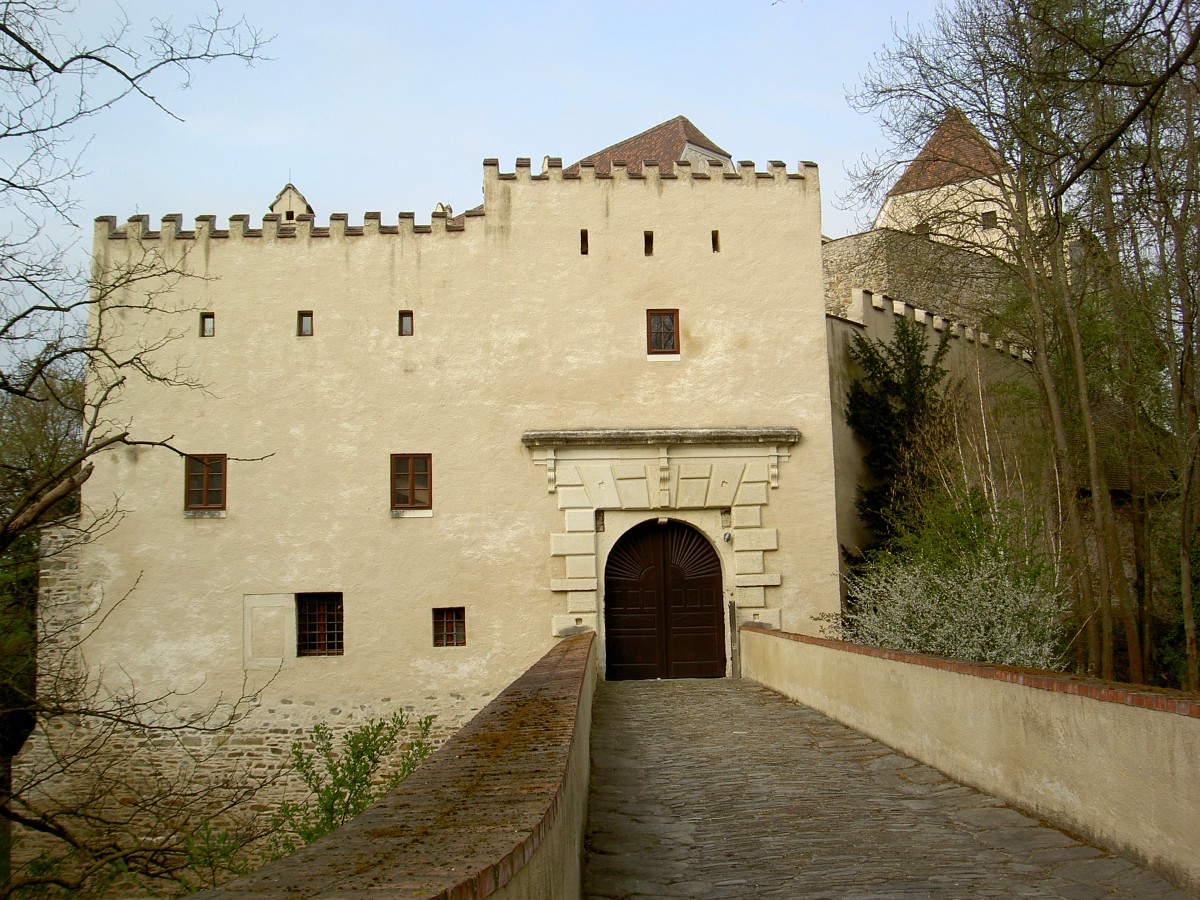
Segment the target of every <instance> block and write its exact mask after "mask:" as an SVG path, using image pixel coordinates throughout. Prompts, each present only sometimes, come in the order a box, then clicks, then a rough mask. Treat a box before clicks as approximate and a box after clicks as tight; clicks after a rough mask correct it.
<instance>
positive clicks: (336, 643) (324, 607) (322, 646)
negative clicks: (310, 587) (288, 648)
mask: <svg viewBox="0 0 1200 900" xmlns="http://www.w3.org/2000/svg"><path fill="white" fill-rule="evenodd" d="M343 649H344V644H343V641H342V595H341V594H340V593H323V594H297V595H296V655H297V656H341V655H342V653H343Z"/></svg>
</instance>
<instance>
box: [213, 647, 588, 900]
mask: <svg viewBox="0 0 1200 900" xmlns="http://www.w3.org/2000/svg"><path fill="white" fill-rule="evenodd" d="M594 637H595V636H594V635H593V634H591V633H586V634H580V635H576V636H573V637H569V638H565V639H564V640H562V641H560V642H559V643H558V644H556V645H555V646H554V647H553V648H552V649H551V650H550V652H548V653H547V654H546V655H545V656H543V657H542V658H541V659H540V660H539V661H538V662H537V663H535V664H534V665H533V666H532V667H531V668H530V669H529V670H528V671H526V672H525V674H524V675H522V676H521V677H520V678H518V679H517V680H516V681H514V682H513V683H512V684H511V685H509V686H508V687H507V688H506V689H505V690H504V691H503V692H501V694H500V695H499V696H498V697H496V699H495V700H493V701H492V702H491V703H490V704H488V706H486V707H485V708H484V709H483V710H482V711H481V712H480V713H479V714H478V715H477V716H475V718H473V719H472V720H471V721H470V722H469V723H468V724H467V725H466V726H465V727H464V728H463V729H462V730H461V731H459V732H458V733H457V734H456V735H455V736H454V737H452V738H451V739H450V740H449V741H447V742H446V744H445V745H444V746H443V747H442V748H441V749H440V750H438V752H437V753H435V754H434V755H433V756H431V757H430V758H429V759H428V760H427V761H426V762H425V763H424V764H423V765H422V766H421V767H420V768H419V769H417V771H416V772H414V773H413V774H412V775H411V776H410V777H409V778H408V780H407V781H405V782H404V783H403V784H402V785H400V787H399V788H397V789H396V790H395V791H393V792H392V793H390V794H388V795H387V796H386V797H384V798H383V799H382V800H380V801H379V802H378V803H376V804H375V805H374V806H372V807H371V808H370V809H368V810H367V811H366V812H365V813H363V814H362V815H360V816H358V817H357V818H356V819H354V820H352V821H351V822H348V823H347V824H345V825H344V826H342V827H341V828H339V829H338V830H337V831H335V832H333V833H332V834H329V835H326V836H325V837H324V838H322V839H321V840H319V841H317V842H315V843H313V844H310V845H309V846H307V847H305V848H304V849H303V850H301V851H299V852H298V853H296V854H294V855H292V856H289V857H287V858H285V859H281V860H276V861H275V862H273V863H270V864H268V865H267V866H264V867H263V868H262V869H260V870H259V871H257V872H255V873H254V874H252V875H248V876H246V877H244V878H240V879H238V880H236V881H233V882H231V883H229V884H228V885H225V886H224V887H221V888H218V889H217V890H214V891H209V892H207V893H204V894H202V895H199V896H201V897H209V898H233V897H261V896H287V897H316V896H329V895H331V894H348V895H352V896H362V895H364V894H367V893H373V894H377V895H379V896H388V897H413V898H418V897H419V898H439V900H442V898H444V900H466V898H471V900H477V898H483V897H494V898H506V900H507V898H514V900H515V898H535V897H556V898H566V900H571V898H577V897H578V896H579V890H580V861H581V852H582V843H583V830H584V826H585V822H586V818H587V792H588V771H589V749H588V742H589V737H590V733H591V715H592V710H591V707H592V693H593V690H594V688H595V680H596V653H595V646H594Z"/></svg>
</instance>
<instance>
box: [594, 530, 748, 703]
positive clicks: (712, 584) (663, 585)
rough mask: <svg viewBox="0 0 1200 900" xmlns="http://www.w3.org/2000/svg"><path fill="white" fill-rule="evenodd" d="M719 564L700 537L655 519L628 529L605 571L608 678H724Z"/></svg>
mask: <svg viewBox="0 0 1200 900" xmlns="http://www.w3.org/2000/svg"><path fill="white" fill-rule="evenodd" d="M724 625H725V615H724V608H723V604H722V592H721V560H720V558H719V557H718V556H717V551H716V550H714V549H713V546H712V544H710V543H709V541H708V539H707V538H706V537H704V535H702V534H701V533H700V532H698V531H696V530H695V529H694V528H691V527H690V526H688V525H685V524H683V523H682V522H673V521H666V522H659V521H657V520H652V521H649V522H643V523H642V524H640V525H637V526H635V527H633V528H631V529H630V530H629V531H628V532H626V533H625V534H624V535H622V536H621V538H620V540H618V541H617V543H616V545H615V546H614V547H613V548H612V551H611V552H610V553H609V555H608V563H607V564H606V566H605V568H604V635H605V638H604V643H605V650H606V656H607V663H606V666H605V678H607V679H608V680H610V681H621V680H629V679H639V678H720V677H722V676H723V675H724V674H725V628H724Z"/></svg>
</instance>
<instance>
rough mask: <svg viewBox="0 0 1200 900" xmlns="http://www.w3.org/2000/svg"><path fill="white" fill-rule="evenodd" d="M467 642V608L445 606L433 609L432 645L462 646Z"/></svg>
mask: <svg viewBox="0 0 1200 900" xmlns="http://www.w3.org/2000/svg"><path fill="white" fill-rule="evenodd" d="M466 643H467V610H466V608H465V607H462V606H445V607H440V608H435V609H434V611H433V646H435V647H464V646H466Z"/></svg>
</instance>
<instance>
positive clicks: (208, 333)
mask: <svg viewBox="0 0 1200 900" xmlns="http://www.w3.org/2000/svg"><path fill="white" fill-rule="evenodd" d="M206 325H207V326H208V327H207V328H205V326H206ZM216 333H217V314H216V313H213V312H202V313H200V337H214V336H215V335H216Z"/></svg>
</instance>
